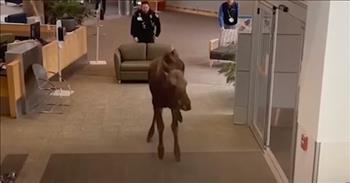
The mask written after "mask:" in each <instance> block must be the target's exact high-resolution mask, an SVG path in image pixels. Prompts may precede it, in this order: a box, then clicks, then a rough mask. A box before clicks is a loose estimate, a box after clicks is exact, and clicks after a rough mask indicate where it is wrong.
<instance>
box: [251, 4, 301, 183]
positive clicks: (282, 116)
mask: <svg viewBox="0 0 350 183" xmlns="http://www.w3.org/2000/svg"><path fill="white" fill-rule="evenodd" d="M257 7H258V8H257V17H256V20H257V23H256V29H257V30H256V31H255V39H253V44H257V45H258V46H257V47H256V48H255V50H253V52H254V53H253V55H255V57H253V60H252V68H251V70H252V71H253V72H252V78H253V81H252V82H253V83H254V87H253V92H252V94H253V96H252V97H251V100H252V104H253V105H252V106H251V108H252V111H253V112H252V120H251V123H250V128H251V129H252V131H253V133H254V134H255V137H256V139H257V141H258V142H259V144H260V145H261V147H262V148H263V149H264V150H266V151H267V152H269V153H268V154H270V155H271V156H272V157H273V158H272V159H274V160H275V161H276V163H277V164H278V166H279V169H281V171H282V172H283V174H284V175H285V178H286V179H287V180H288V181H290V182H292V179H293V169H294V152H295V140H296V125H297V101H298V90H299V89H298V82H299V74H300V66H301V60H302V54H303V43H304V42H303V39H304V27H305V22H304V21H303V20H301V19H300V18H297V17H296V16H294V15H293V13H294V12H295V11H290V10H291V7H288V6H286V5H283V4H279V5H278V6H277V5H276V4H273V3H270V2H268V1H259V2H258V5H257Z"/></svg>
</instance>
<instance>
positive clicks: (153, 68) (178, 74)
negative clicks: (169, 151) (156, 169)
mask: <svg viewBox="0 0 350 183" xmlns="http://www.w3.org/2000/svg"><path fill="white" fill-rule="evenodd" d="M184 71H185V64H184V63H183V61H182V60H181V59H180V58H179V56H178V54H177V52H176V51H175V50H173V51H172V52H170V53H168V54H166V55H165V56H164V57H163V58H159V59H156V60H155V61H154V62H153V63H152V64H151V65H150V68H149V71H148V76H149V87H150V91H151V94H152V103H153V112H154V113H153V121H152V125H151V127H150V129H149V132H148V136H147V142H151V139H152V137H153V134H154V125H155V123H156V124H157V129H158V134H159V144H158V157H159V159H163V157H164V145H163V131H164V122H163V118H162V111H163V108H170V109H171V114H172V124H171V129H172V131H173V135H174V154H175V158H176V160H177V161H180V159H181V152H180V147H179V142H178V135H177V134H178V122H182V115H181V111H180V110H184V111H189V110H191V101H190V99H189V97H188V95H187V92H186V87H187V81H186V80H185V77H184Z"/></svg>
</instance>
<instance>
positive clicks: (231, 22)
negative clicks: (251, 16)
mask: <svg viewBox="0 0 350 183" xmlns="http://www.w3.org/2000/svg"><path fill="white" fill-rule="evenodd" d="M237 22H238V3H237V2H236V1H235V0H227V1H226V2H224V3H222V4H221V6H220V9H219V26H220V27H221V28H222V29H233V28H234V27H235V25H236V24H237Z"/></svg>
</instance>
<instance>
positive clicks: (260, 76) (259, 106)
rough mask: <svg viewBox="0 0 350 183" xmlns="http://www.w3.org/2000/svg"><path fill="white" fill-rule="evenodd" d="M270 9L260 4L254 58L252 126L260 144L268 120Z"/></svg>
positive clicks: (271, 17) (271, 16) (263, 139)
mask: <svg viewBox="0 0 350 183" xmlns="http://www.w3.org/2000/svg"><path fill="white" fill-rule="evenodd" d="M273 18H274V15H273V13H272V9H269V8H267V7H265V6H263V5H262V6H261V11H260V20H259V22H260V31H259V36H258V37H259V48H258V57H257V60H256V69H255V70H256V75H255V76H256V78H255V83H256V86H255V97H254V99H255V102H254V103H255V105H254V120H253V127H254V129H255V131H256V132H257V135H258V140H260V141H261V143H262V145H264V143H265V136H266V128H267V123H268V121H267V120H266V115H267V111H268V108H267V106H268V96H269V88H268V85H269V82H268V81H269V63H270V59H271V58H270V57H271V54H270V53H271V46H272V39H271V38H272V29H273V27H272V26H273Z"/></svg>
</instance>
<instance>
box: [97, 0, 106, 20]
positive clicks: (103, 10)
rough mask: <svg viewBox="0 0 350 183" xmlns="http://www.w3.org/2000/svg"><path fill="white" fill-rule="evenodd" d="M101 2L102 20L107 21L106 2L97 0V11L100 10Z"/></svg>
mask: <svg viewBox="0 0 350 183" xmlns="http://www.w3.org/2000/svg"><path fill="white" fill-rule="evenodd" d="M101 1H102V2H101ZM100 2H101V3H102V6H101V12H100V20H104V19H105V13H106V0H96V4H95V10H98V7H99V5H100Z"/></svg>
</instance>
